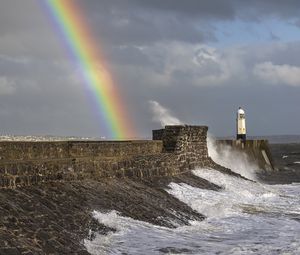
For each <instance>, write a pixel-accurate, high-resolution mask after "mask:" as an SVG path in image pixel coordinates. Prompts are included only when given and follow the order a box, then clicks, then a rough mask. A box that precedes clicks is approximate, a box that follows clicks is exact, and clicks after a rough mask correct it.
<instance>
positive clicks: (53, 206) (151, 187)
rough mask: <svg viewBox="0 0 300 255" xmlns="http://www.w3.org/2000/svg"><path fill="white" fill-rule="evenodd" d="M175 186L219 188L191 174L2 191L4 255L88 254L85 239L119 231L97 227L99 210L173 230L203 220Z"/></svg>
mask: <svg viewBox="0 0 300 255" xmlns="http://www.w3.org/2000/svg"><path fill="white" fill-rule="evenodd" d="M171 181H172V182H185V183H188V184H190V185H193V186H196V187H200V188H210V189H214V190H217V189H219V187H218V186H216V185H213V184H210V183H209V182H207V181H205V180H203V179H201V178H199V177H196V176H193V175H192V174H191V173H186V174H183V175H179V176H176V177H165V178H156V179H155V178H153V179H147V180H130V179H107V180H103V181H102V182H101V183H100V182H95V181H82V182H73V183H71V182H53V183H47V184H44V185H37V186H32V187H25V188H21V189H2V190H0V211H1V217H0V255H2V254H3V255H4V254H5V255H9V254H28V255H29V254H88V253H87V251H86V250H85V247H84V239H90V240H92V239H93V238H95V236H96V234H97V233H99V234H101V235H105V234H107V233H109V232H111V231H115V230H114V229H111V228H108V227H106V226H104V225H102V224H100V223H98V221H96V220H95V219H94V218H93V217H92V212H93V211H94V210H98V211H102V212H105V211H109V210H116V211H119V212H120V213H121V214H122V215H124V216H128V217H131V218H134V219H137V220H142V221H147V222H150V223H152V224H157V225H163V226H166V227H170V228H173V227H176V226H175V225H174V223H176V224H188V223H189V220H202V219H204V216H203V215H201V214H199V213H197V212H196V211H194V210H192V209H191V208H190V207H188V206H187V205H185V204H184V203H182V202H180V201H179V200H178V199H176V198H174V197H173V196H171V195H169V194H168V193H167V192H166V191H165V189H167V188H168V184H169V183H170V182H171ZM172 211H176V214H172V213H171V212H172Z"/></svg>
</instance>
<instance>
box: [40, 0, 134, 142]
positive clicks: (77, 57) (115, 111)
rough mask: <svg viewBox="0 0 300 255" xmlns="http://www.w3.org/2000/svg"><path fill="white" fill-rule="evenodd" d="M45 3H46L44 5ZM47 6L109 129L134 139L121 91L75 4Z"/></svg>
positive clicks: (69, 0) (52, 0)
mask: <svg viewBox="0 0 300 255" xmlns="http://www.w3.org/2000/svg"><path fill="white" fill-rule="evenodd" d="M42 2H44V1H42ZM44 5H45V7H46V9H47V11H48V13H50V15H51V19H52V20H53V21H54V23H55V25H56V27H57V28H58V29H59V33H60V35H61V37H62V38H61V39H63V41H64V44H65V46H66V47H67V50H68V52H69V54H70V55H71V57H72V59H73V61H74V62H75V64H76V66H77V67H78V68H79V70H80V72H81V75H82V78H83V81H84V82H83V83H84V84H85V86H86V87H87V89H88V90H89V91H90V92H91V93H92V94H93V96H94V98H95V101H96V103H97V109H99V110H97V111H100V114H101V116H102V117H103V121H102V122H104V123H102V124H104V125H105V129H106V130H107V131H108V132H109V135H110V137H111V138H113V139H125V138H133V137H134V135H135V134H134V131H133V128H132V126H131V123H132V122H131V121H130V120H129V118H128V116H127V114H126V112H125V109H126V107H125V104H124V103H123V102H122V100H121V98H120V96H119V91H118V90H117V89H116V87H115V84H114V82H113V80H112V77H111V75H110V73H109V72H108V70H107V68H106V67H105V64H104V62H105V61H104V59H103V57H102V56H101V55H100V52H99V49H98V47H97V46H96V42H95V40H94V38H93V36H92V33H91V31H89V27H88V25H87V24H86V23H85V20H84V15H83V14H82V13H81V11H80V10H79V7H78V6H77V5H76V1H74V0H46V1H45V2H44Z"/></svg>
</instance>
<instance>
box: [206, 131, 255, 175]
mask: <svg viewBox="0 0 300 255" xmlns="http://www.w3.org/2000/svg"><path fill="white" fill-rule="evenodd" d="M207 148H208V155H209V156H210V157H211V158H212V159H213V160H214V161H215V162H216V163H218V164H219V165H221V166H224V167H227V168H229V169H231V170H232V171H234V172H236V173H238V174H240V175H242V176H244V177H246V178H248V179H250V180H256V175H255V172H256V170H257V169H258V168H259V167H258V166H257V165H256V164H255V163H253V162H250V160H249V159H248V156H247V154H246V153H243V152H242V151H237V150H234V149H232V147H230V146H228V145H221V146H220V147H218V146H217V144H216V140H215V138H214V137H213V136H212V135H211V134H209V133H208V136H207Z"/></svg>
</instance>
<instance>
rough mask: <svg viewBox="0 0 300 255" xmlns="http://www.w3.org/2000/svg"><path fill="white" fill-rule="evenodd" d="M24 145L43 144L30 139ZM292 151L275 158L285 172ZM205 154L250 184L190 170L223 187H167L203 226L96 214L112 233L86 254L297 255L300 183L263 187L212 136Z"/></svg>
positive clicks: (299, 157)
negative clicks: (163, 224) (172, 226)
mask: <svg viewBox="0 0 300 255" xmlns="http://www.w3.org/2000/svg"><path fill="white" fill-rule="evenodd" d="M64 139H65V138H64ZM64 139H63V138H62V140H64ZM72 139H73V138H71V139H70V140H72ZM0 140H24V137H23V138H22V139H21V138H20V139H18V138H16V137H14V138H12V137H11V136H7V137H6V138H5V137H4V136H2V139H1V138H0ZM27 140H33V141H37V140H43V139H39V138H37V137H28V139H27ZM47 140H49V137H48V139H47ZM53 140H60V139H59V138H53ZM294 147H295V148H296V150H297V153H295V152H293V153H291V154H288V153H286V152H285V151H282V152H280V153H279V154H278V157H280V158H281V160H282V161H284V160H291V159H292V163H291V162H290V161H289V164H288V167H289V168H293V167H295V169H298V170H299V165H300V153H299V151H300V144H296V145H295V146H294ZM208 149H209V155H210V156H211V157H212V158H213V159H214V160H215V161H216V162H217V163H219V164H221V165H224V166H226V167H229V168H231V169H232V170H233V171H235V172H237V173H240V174H241V175H243V176H245V177H247V178H248V179H250V180H245V179H241V178H237V177H234V176H230V175H226V174H223V173H221V172H219V171H216V170H214V169H194V170H193V171H192V172H193V174H194V175H195V176H199V177H201V178H203V179H206V180H208V181H209V182H211V183H214V184H217V185H219V186H221V187H222V190H220V191H213V190H207V189H200V188H195V187H192V186H189V185H187V184H186V183H170V184H169V189H167V190H166V191H167V192H168V193H169V194H171V195H172V196H174V197H176V198H178V199H179V200H181V201H182V202H184V203H186V204H187V205H189V206H190V207H191V208H193V209H194V210H196V211H198V212H199V213H201V214H203V215H205V216H206V219H205V220H203V221H191V222H190V225H188V226H186V225H178V226H177V228H175V229H170V228H166V227H161V226H157V225H152V224H150V223H147V222H142V221H137V220H134V219H132V218H128V217H124V216H122V215H121V214H120V213H119V212H117V211H109V212H105V213H104V212H100V211H94V212H93V215H94V217H95V219H97V220H98V221H99V222H100V223H102V224H104V225H106V226H108V227H111V228H114V229H116V232H109V233H108V234H106V235H100V234H98V235H96V238H94V239H93V240H89V239H86V240H84V245H85V247H86V249H87V250H88V252H89V253H91V254H95V255H102V254H122V255H125V254H149V255H150V254H219V255H223V254H233V255H242V254H257V255H260V254H265V255H268V254H269V255H275V254H282V255H288V254H294V255H298V254H300V183H297V182H292V183H290V184H284V185H278V184H277V185H268V184H265V183H262V182H261V181H260V180H259V179H258V178H257V177H256V174H255V171H256V170H257V168H256V166H255V165H253V163H251V162H248V161H247V158H246V157H245V156H244V155H242V154H241V155H236V154H233V153H232V152H231V151H230V148H228V150H225V151H223V152H222V153H220V152H218V151H217V150H216V148H215V146H214V140H213V138H212V137H209V138H208ZM174 213H176V212H174Z"/></svg>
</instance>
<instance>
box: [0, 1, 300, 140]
mask: <svg viewBox="0 0 300 255" xmlns="http://www.w3.org/2000/svg"><path fill="white" fill-rule="evenodd" d="M40 1H42V0H40ZM74 1H76V2H77V3H78V5H79V6H80V8H81V9H82V12H83V13H84V14H85V18H86V21H87V22H88V24H89V26H90V28H91V31H93V34H94V38H95V40H96V41H97V43H98V45H99V48H100V49H101V52H102V54H103V55H104V58H105V60H106V63H107V66H108V68H109V71H110V72H111V74H112V77H113V79H114V81H115V82H116V84H117V87H119V88H120V89H121V90H122V92H123V96H124V101H126V102H127V103H126V104H127V110H128V112H129V114H130V115H131V116H132V119H133V120H134V122H135V126H136V129H137V131H138V134H137V136H139V137H146V136H150V135H151V130H152V129H153V128H160V123H159V121H157V118H155V116H153V111H152V110H153V109H152V107H151V103H149V102H157V103H159V104H160V105H161V106H163V107H165V108H167V109H168V110H169V112H171V114H172V115H173V116H174V117H176V118H178V119H179V120H180V121H181V122H183V123H188V124H199V125H208V126H209V128H210V131H211V132H212V133H213V134H215V135H217V136H224V135H234V133H235V113H236V110H237V108H238V107H239V106H242V107H243V108H244V109H245V111H246V116H247V128H248V134H249V135H271V134H300V113H299V112H300V19H299V17H300V1H299V0H284V1H283V0H265V1H263V0H253V1H240V0H222V1H220V0H184V1H183V0H74ZM77 71H78V70H77V67H76V66H75V65H74V63H72V62H71V61H70V60H69V59H68V57H67V54H66V52H65V49H64V47H63V45H62V44H61V41H60V39H59V35H58V34H57V31H56V30H55V29H54V28H53V26H52V24H51V22H50V20H49V16H48V14H47V13H45V10H43V9H42V7H41V5H40V4H39V1H38V0H22V1H20V0H1V2H0V133H1V134H39V135H43V134H51V135H76V136H106V135H107V134H105V131H104V130H103V129H102V123H99V120H98V118H97V113H96V112H95V107H94V105H95V104H94V103H93V102H90V98H89V97H87V92H86V91H85V90H84V86H83V85H82V84H80V83H79V82H78V79H76V78H74V76H76V73H77ZM152 106H153V105H152Z"/></svg>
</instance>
